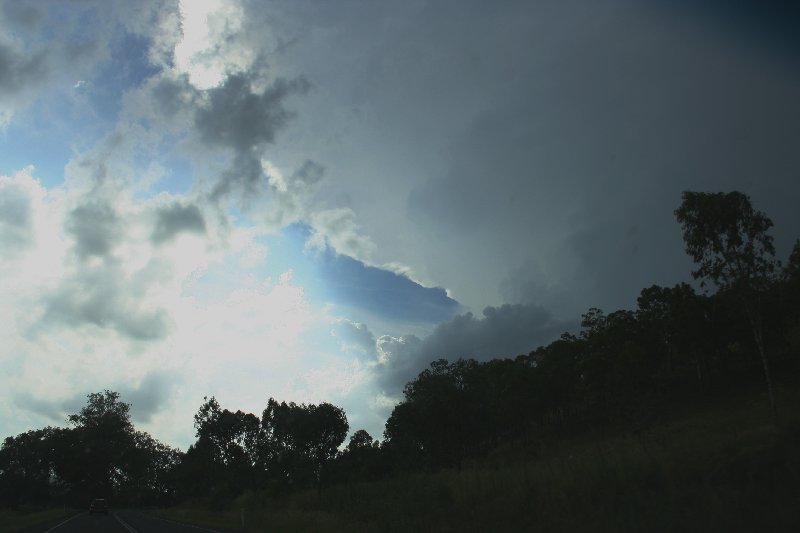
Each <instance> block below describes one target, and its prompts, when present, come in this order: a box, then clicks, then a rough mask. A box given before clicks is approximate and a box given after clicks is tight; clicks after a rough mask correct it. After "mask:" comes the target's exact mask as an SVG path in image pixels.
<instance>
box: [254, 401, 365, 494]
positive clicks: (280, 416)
mask: <svg viewBox="0 0 800 533" xmlns="http://www.w3.org/2000/svg"><path fill="white" fill-rule="evenodd" d="M261 428H262V432H263V439H262V441H261V447H262V448H261V450H262V451H261V457H262V462H263V464H264V465H265V467H266V468H267V470H268V471H270V473H271V474H272V475H273V476H275V478H276V479H277V480H279V481H282V482H285V483H288V484H296V483H297V482H300V483H301V484H302V483H311V482H312V481H313V482H316V483H317V486H319V484H320V480H321V476H322V470H323V467H324V465H325V463H327V462H328V461H329V460H331V459H332V458H333V457H334V456H335V455H336V452H337V450H338V447H339V445H341V444H342V442H344V439H345V437H346V436H347V432H348V430H349V429H350V428H349V425H348V423H347V416H346V415H345V412H344V410H343V409H341V408H340V407H336V406H335V405H332V404H329V403H321V404H319V405H314V404H309V405H306V404H300V405H298V404H296V403H294V402H290V403H288V404H287V403H286V402H280V403H278V402H277V401H276V400H274V399H273V398H270V399H269V401H268V402H267V408H266V409H265V410H264V413H263V415H262V417H261Z"/></svg>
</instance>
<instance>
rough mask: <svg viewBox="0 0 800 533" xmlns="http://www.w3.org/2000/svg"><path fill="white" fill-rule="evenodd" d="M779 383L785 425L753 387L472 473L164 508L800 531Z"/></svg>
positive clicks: (796, 418) (507, 527) (797, 435)
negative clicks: (640, 427)
mask: <svg viewBox="0 0 800 533" xmlns="http://www.w3.org/2000/svg"><path fill="white" fill-rule="evenodd" d="M779 392H780V396H779V400H780V405H781V406H783V410H782V412H781V415H782V416H781V419H780V424H779V425H778V427H776V426H775V425H774V424H773V423H772V421H771V419H770V416H769V409H768V406H767V403H766V399H765V398H762V397H761V395H758V396H754V395H750V396H746V397H741V398H737V399H730V400H729V401H727V402H725V403H724V404H718V405H716V406H712V407H710V408H708V409H706V410H704V411H703V412H699V413H697V414H694V415H691V416H685V417H683V418H681V419H678V420H675V421H673V422H671V423H668V424H664V425H661V426H657V427H655V428H652V429H651V430H649V431H647V432H644V433H640V434H638V435H633V434H618V435H613V436H609V437H602V438H601V437H589V436H584V437H582V438H578V439H571V440H566V441H553V442H549V443H542V444H541V445H540V446H539V447H537V448H536V449H535V450H534V451H531V450H530V448H529V449H527V450H523V449H522V448H521V447H519V448H514V447H507V448H505V449H501V450H498V451H497V452H495V453H494V454H492V455H490V456H489V457H488V458H486V459H483V460H481V461H478V462H475V463H474V464H471V465H467V466H466V467H464V468H463V469H461V470H460V471H459V470H445V471H440V472H437V473H433V474H426V473H413V474H408V475H403V476H399V477H395V478H391V479H386V480H381V481H377V482H369V483H367V482H364V483H351V484H342V485H336V486H332V487H328V488H325V489H324V490H322V491H321V492H319V493H318V492H317V491H315V490H309V491H302V492H296V493H294V494H290V495H288V496H286V497H284V498H274V497H270V496H268V495H267V494H266V493H249V494H246V495H243V496H241V497H240V498H238V499H237V500H235V502H234V504H233V505H232V506H231V508H230V509H229V510H227V511H221V512H213V511H207V510H201V509H168V510H163V511H161V512H160V514H161V515H162V516H165V517H167V518H173V519H175V520H180V521H186V522H191V523H196V524H206V525H210V526H211V527H219V528H224V529H228V530H232V531H237V530H239V531H247V532H256V531H299V532H303V531H309V532H310V531H314V532H317V531H319V532H338V531H347V532H360V531H364V532H367V531H386V532H395V531H397V532H400V531H437V532H438V531H465V532H470V531H475V532H477V531H525V530H537V531H549V532H584V531H595V532H625V531H630V532H634V531H648V532H673V531H698V532H700V531H702V532H703V533H712V532H717V531H720V532H723V531H724V532H726V533H737V532H742V533H744V532H769V531H775V532H784V531H786V532H788V531H800V412H798V410H797V409H795V408H794V407H795V406H798V405H800V391H798V390H781V391H779ZM242 512H243V513H244V518H245V527H244V529H242V527H241V513H242Z"/></svg>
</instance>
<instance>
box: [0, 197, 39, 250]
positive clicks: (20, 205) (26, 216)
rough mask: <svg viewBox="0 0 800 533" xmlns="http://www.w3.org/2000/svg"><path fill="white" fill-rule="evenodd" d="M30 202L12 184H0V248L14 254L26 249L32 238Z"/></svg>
mask: <svg viewBox="0 0 800 533" xmlns="http://www.w3.org/2000/svg"><path fill="white" fill-rule="evenodd" d="M30 202H31V200H30V197H29V196H28V194H27V192H26V191H25V190H24V189H23V188H22V187H20V186H19V185H18V184H14V183H0V248H1V249H2V251H3V253H4V254H9V255H10V254H14V253H16V252H18V251H20V250H23V249H25V248H28V247H29V246H30V245H31V243H32V241H33V238H34V235H33V214H32V212H31V203H30Z"/></svg>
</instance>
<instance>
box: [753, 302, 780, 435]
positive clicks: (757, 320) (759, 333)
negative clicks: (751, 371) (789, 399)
mask: <svg viewBox="0 0 800 533" xmlns="http://www.w3.org/2000/svg"><path fill="white" fill-rule="evenodd" d="M753 307H754V306H753V302H752V300H750V301H747V300H745V308H746V309H747V318H748V319H749V321H750V327H751V328H752V330H753V339H754V340H755V341H756V348H757V349H758V355H760V356H761V364H762V365H763V366H764V379H765V380H766V381H767V393H768V394H769V406H770V409H771V411H772V421H773V423H775V424H776V425H777V423H778V408H777V406H776V405H775V390H774V387H773V386H772V372H770V369H769V360H768V359H767V351H766V349H765V348H764V326H763V323H762V319H761V297H760V296H756V304H755V309H754V308H753Z"/></svg>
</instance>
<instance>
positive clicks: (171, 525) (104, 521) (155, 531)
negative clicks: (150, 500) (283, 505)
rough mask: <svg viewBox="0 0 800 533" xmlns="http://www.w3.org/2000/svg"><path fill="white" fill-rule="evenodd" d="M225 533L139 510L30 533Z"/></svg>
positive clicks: (80, 519)
mask: <svg viewBox="0 0 800 533" xmlns="http://www.w3.org/2000/svg"><path fill="white" fill-rule="evenodd" d="M203 532H206V533H208V532H211V533H224V532H223V531H220V530H216V529H205V528H200V527H197V526H190V525H186V524H179V523H177V522H171V521H167V520H162V519H160V518H155V517H153V516H150V515H147V514H145V513H141V512H138V511H110V512H109V513H108V515H91V516H89V513H81V514H79V515H77V516H74V517H72V518H69V519H67V520H66V521H62V522H61V523H58V524H48V525H46V526H41V527H39V528H38V529H37V528H34V529H31V530H29V532H28V531H26V533H203Z"/></svg>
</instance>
